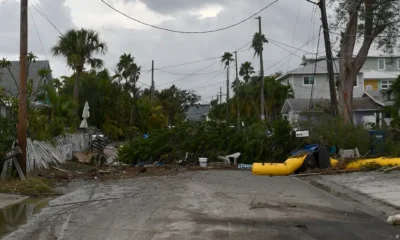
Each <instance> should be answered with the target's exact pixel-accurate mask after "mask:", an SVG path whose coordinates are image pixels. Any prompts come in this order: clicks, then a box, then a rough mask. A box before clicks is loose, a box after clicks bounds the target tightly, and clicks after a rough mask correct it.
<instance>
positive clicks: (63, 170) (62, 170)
mask: <svg viewBox="0 0 400 240" xmlns="http://www.w3.org/2000/svg"><path fill="white" fill-rule="evenodd" d="M51 168H52V169H55V170H57V171H60V172H64V173H70V171H68V170H65V169H62V168H58V167H51Z"/></svg>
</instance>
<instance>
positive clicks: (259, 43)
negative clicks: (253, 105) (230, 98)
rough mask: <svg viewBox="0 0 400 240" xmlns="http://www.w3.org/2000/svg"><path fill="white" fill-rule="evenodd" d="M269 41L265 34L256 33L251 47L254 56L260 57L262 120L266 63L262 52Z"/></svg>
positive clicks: (262, 117)
mask: <svg viewBox="0 0 400 240" xmlns="http://www.w3.org/2000/svg"><path fill="white" fill-rule="evenodd" d="M267 42H268V40H267V38H266V37H265V35H264V34H260V33H255V34H254V35H253V40H252V41H251V47H252V48H253V49H254V56H258V57H260V75H261V78H260V80H261V97H260V98H261V120H264V119H265V114H264V102H265V99H264V61H263V55H262V52H263V50H264V43H267Z"/></svg>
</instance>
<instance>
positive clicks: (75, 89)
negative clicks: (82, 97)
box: [74, 69, 82, 116]
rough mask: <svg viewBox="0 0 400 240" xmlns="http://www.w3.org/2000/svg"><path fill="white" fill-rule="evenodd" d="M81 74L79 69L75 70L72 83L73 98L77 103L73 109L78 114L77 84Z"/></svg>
mask: <svg viewBox="0 0 400 240" xmlns="http://www.w3.org/2000/svg"><path fill="white" fill-rule="evenodd" d="M81 75H82V71H81V70H79V69H78V70H76V74H75V83H74V100H75V101H76V103H77V105H76V109H75V114H76V115H78V116H79V112H78V111H79V105H78V104H79V84H80V81H81Z"/></svg>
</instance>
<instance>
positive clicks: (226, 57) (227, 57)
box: [221, 52, 235, 121]
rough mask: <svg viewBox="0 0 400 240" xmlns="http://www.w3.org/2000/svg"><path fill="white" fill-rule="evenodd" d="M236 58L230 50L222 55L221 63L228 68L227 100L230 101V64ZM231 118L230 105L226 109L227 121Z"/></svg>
mask: <svg viewBox="0 0 400 240" xmlns="http://www.w3.org/2000/svg"><path fill="white" fill-rule="evenodd" d="M234 60H235V59H234V58H233V54H232V53H230V52H225V53H224V55H222V57H221V63H222V64H225V66H224V67H225V68H226V102H227V103H228V101H229V68H230V67H229V65H230V63H231V62H233V61H234ZM228 118H229V106H228V107H227V109H226V121H228Z"/></svg>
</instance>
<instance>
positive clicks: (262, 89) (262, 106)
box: [256, 16, 265, 120]
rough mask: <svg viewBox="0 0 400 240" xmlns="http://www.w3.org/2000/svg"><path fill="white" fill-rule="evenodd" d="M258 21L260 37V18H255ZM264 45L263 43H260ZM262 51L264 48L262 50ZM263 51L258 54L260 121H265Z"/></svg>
mask: <svg viewBox="0 0 400 240" xmlns="http://www.w3.org/2000/svg"><path fill="white" fill-rule="evenodd" d="M256 19H258V33H259V34H260V36H262V30H261V16H260V17H257V18H256ZM262 44H264V43H262ZM263 49H264V48H263ZM263 49H262V50H261V52H260V78H261V120H265V113H264V106H265V98H264V60H263Z"/></svg>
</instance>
